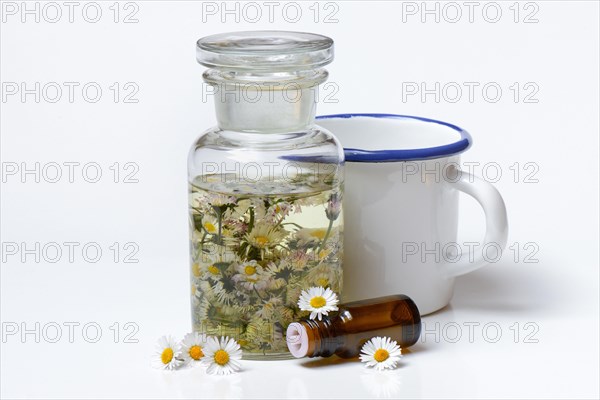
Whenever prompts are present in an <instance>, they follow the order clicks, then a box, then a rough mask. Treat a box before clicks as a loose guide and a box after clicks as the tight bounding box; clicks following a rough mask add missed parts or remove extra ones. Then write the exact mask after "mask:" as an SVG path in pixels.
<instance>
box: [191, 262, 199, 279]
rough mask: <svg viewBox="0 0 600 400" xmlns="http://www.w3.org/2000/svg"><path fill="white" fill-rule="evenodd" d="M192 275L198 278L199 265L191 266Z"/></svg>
mask: <svg viewBox="0 0 600 400" xmlns="http://www.w3.org/2000/svg"><path fill="white" fill-rule="evenodd" d="M192 274H194V276H195V277H199V276H200V265H198V263H194V264H193V265H192Z"/></svg>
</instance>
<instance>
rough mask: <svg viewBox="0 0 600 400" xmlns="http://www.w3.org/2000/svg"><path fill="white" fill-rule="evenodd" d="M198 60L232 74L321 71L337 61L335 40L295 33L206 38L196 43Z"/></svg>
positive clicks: (311, 34) (247, 34) (262, 33)
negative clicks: (238, 72) (334, 46)
mask: <svg viewBox="0 0 600 400" xmlns="http://www.w3.org/2000/svg"><path fill="white" fill-rule="evenodd" d="M196 59H197V61H198V62H199V63H200V64H202V65H204V66H207V67H209V68H216V69H226V70H232V71H250V70H254V71H297V70H307V69H318V68H320V67H323V66H325V65H327V64H329V63H330V62H331V61H332V60H333V40H332V39H331V38H329V37H327V36H323V35H319V34H316V33H308V32H292V31H276V30H272V31H269V30H264V31H242V32H229V33H220V34H216V35H211V36H206V37H203V38H201V39H199V40H198V42H197V44H196Z"/></svg>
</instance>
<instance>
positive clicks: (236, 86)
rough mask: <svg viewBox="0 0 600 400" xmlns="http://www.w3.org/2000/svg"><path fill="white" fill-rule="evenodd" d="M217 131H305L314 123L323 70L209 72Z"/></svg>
mask: <svg viewBox="0 0 600 400" xmlns="http://www.w3.org/2000/svg"><path fill="white" fill-rule="evenodd" d="M203 77H204V80H205V81H206V83H208V84H209V85H210V87H211V88H212V95H213V97H214V99H215V110H216V116H217V123H218V126H219V128H220V129H222V130H228V131H236V132H245V133H285V132H298V131H305V130H308V129H309V128H310V127H311V126H312V125H313V124H314V121H315V114H316V105H317V104H316V103H317V100H318V89H319V84H320V83H322V82H324V81H325V80H326V79H327V71H325V70H324V69H319V70H311V71H293V72H279V73H249V72H234V71H220V70H214V69H211V70H208V71H206V72H205V73H204V75H203Z"/></svg>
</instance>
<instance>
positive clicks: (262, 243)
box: [245, 224, 287, 249]
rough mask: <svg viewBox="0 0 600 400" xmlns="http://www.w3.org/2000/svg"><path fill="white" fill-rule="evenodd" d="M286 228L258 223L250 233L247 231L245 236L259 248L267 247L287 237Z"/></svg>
mask: <svg viewBox="0 0 600 400" xmlns="http://www.w3.org/2000/svg"><path fill="white" fill-rule="evenodd" d="M286 234H287V233H286V232H285V230H283V229H281V228H274V227H272V226H269V225H267V224H261V225H257V226H255V227H254V229H252V231H251V232H250V233H247V234H246V236H245V238H246V241H247V242H248V243H250V244H251V245H252V246H253V247H256V248H258V249H267V248H271V247H274V246H276V245H278V244H279V243H281V241H282V240H283V239H284V238H285V237H286Z"/></svg>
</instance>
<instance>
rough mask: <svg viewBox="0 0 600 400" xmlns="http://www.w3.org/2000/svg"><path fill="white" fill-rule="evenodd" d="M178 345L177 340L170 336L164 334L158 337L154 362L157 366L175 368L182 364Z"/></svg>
mask: <svg viewBox="0 0 600 400" xmlns="http://www.w3.org/2000/svg"><path fill="white" fill-rule="evenodd" d="M176 350H177V346H176V344H175V340H174V339H173V338H172V337H171V336H170V335H169V336H163V337H161V338H160V339H158V342H157V344H156V352H155V353H154V354H155V357H154V360H153V364H154V366H155V367H156V368H161V369H169V370H173V369H176V368H178V367H179V366H180V365H181V360H179V359H178V358H177V357H178V355H179V354H178V353H177V351H176Z"/></svg>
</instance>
